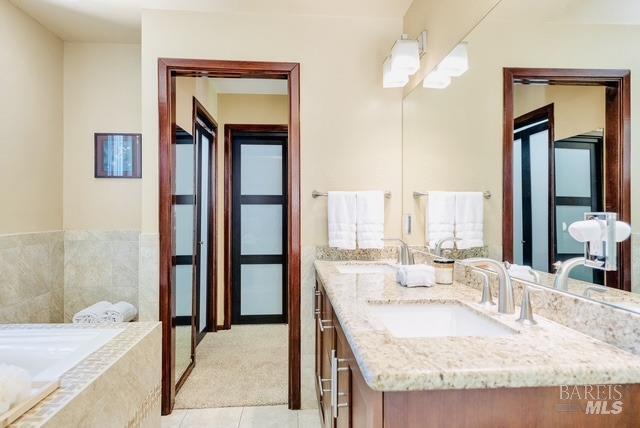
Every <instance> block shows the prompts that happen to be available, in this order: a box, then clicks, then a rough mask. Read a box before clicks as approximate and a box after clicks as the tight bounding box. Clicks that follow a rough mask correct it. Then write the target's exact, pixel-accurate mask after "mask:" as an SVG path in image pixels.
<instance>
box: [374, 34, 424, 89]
mask: <svg viewBox="0 0 640 428" xmlns="http://www.w3.org/2000/svg"><path fill="white" fill-rule="evenodd" d="M426 46H427V32H426V31H423V32H422V33H420V35H419V36H418V38H417V39H409V37H408V36H407V35H406V34H403V35H402V36H400V39H398V40H396V42H395V43H394V45H393V47H392V48H391V55H389V56H388V57H387V58H386V59H385V61H384V64H383V66H382V77H383V82H382V86H383V87H384V88H401V87H403V86H404V85H406V84H407V83H408V82H409V76H412V75H414V74H415V73H416V72H417V71H418V70H419V69H420V58H421V57H422V55H424V52H425V48H426Z"/></svg>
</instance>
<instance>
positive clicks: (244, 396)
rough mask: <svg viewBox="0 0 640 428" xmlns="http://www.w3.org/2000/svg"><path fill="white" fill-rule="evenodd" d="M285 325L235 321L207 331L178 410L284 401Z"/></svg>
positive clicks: (259, 404)
mask: <svg viewBox="0 0 640 428" xmlns="http://www.w3.org/2000/svg"><path fill="white" fill-rule="evenodd" d="M287 332H288V326H287V325H286V324H264V325H234V326H233V327H232V328H231V330H222V331H219V332H217V333H208V334H207V335H206V336H205V338H204V339H202V342H200V344H199V345H198V347H197V348H196V366H195V368H194V369H193V372H192V373H191V375H190V376H189V378H188V379H187V381H186V382H185V384H184V385H183V386H182V388H181V389H180V391H179V392H178V394H177V396H176V404H175V408H176V409H193V408H211V407H246V406H265V405H275V404H286V403H287V377H288V376H287Z"/></svg>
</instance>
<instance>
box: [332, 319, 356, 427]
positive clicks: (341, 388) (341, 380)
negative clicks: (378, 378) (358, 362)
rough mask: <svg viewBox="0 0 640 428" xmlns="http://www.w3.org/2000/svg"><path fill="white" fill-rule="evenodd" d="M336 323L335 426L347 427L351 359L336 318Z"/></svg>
mask: <svg viewBox="0 0 640 428" xmlns="http://www.w3.org/2000/svg"><path fill="white" fill-rule="evenodd" d="M334 323H335V325H336V360H335V361H334V362H333V363H334V364H335V370H334V375H335V376H336V381H335V383H334V385H336V387H337V390H336V391H335V394H336V395H335V397H334V406H336V407H335V409H334V415H335V417H336V428H348V427H351V426H352V423H351V405H352V403H351V391H350V389H351V368H350V366H349V361H350V360H351V350H350V349H349V344H348V343H347V340H346V338H345V337H344V333H343V332H342V329H341V328H340V326H339V324H338V322H337V320H335V321H334Z"/></svg>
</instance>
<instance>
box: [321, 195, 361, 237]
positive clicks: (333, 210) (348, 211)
mask: <svg viewBox="0 0 640 428" xmlns="http://www.w3.org/2000/svg"><path fill="white" fill-rule="evenodd" d="M328 199H329V201H328V215H327V217H328V221H329V225H328V228H329V246H330V247H336V248H340V249H343V250H355V249H356V193H355V192H329V195H328Z"/></svg>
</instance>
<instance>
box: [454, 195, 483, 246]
mask: <svg viewBox="0 0 640 428" xmlns="http://www.w3.org/2000/svg"><path fill="white" fill-rule="evenodd" d="M483 210H484V200H483V195H482V192H457V193H456V216H455V237H456V238H459V239H460V241H457V242H456V246H457V247H458V248H459V249H461V250H466V249H468V248H477V247H483V246H484V219H483Z"/></svg>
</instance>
